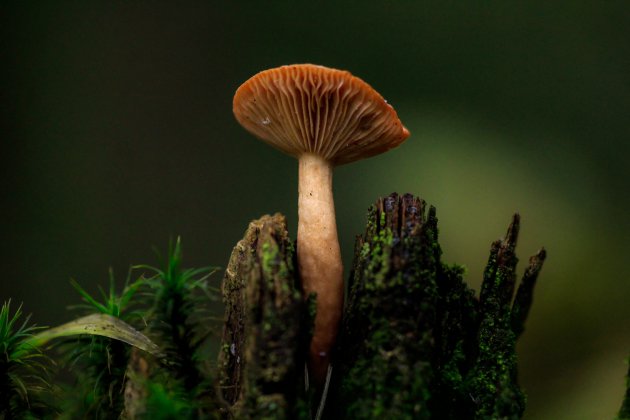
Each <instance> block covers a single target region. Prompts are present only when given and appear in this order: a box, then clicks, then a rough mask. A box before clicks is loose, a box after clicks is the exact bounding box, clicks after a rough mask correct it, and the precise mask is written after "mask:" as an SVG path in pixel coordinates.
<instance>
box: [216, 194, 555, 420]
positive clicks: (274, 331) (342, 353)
mask: <svg viewBox="0 0 630 420" xmlns="http://www.w3.org/2000/svg"><path fill="white" fill-rule="evenodd" d="M519 222H520V219H519V216H518V215H514V216H513V218H512V222H511V224H510V226H509V228H508V232H507V234H506V237H505V238H504V239H502V240H499V241H496V242H494V243H493V244H492V246H491V250H490V258H489V260H488V264H487V267H486V269H485V272H484V278H483V284H482V287H481V293H480V295H479V297H476V296H475V293H474V291H473V290H472V289H470V288H469V287H468V286H467V285H466V283H465V282H464V281H463V272H464V269H463V268H462V267H461V266H458V265H448V264H445V263H443V262H442V261H441V249H440V245H439V243H438V226H437V217H436V210H435V208H434V207H427V205H426V203H425V202H424V201H423V200H421V199H419V198H416V197H413V196H412V195H409V194H405V195H402V196H399V195H397V194H391V195H390V196H388V197H386V198H383V199H379V200H378V201H377V202H376V204H375V205H374V206H372V207H371V208H370V209H369V212H368V222H367V228H366V231H365V234H364V235H362V236H359V237H357V240H356V245H355V255H354V263H353V265H352V270H351V276H350V281H349V292H348V298H347V300H346V302H347V303H346V308H345V312H344V320H343V325H342V328H341V330H340V335H339V337H338V342H337V347H336V349H335V352H334V353H333V364H332V366H333V371H332V379H331V382H330V384H329V392H328V396H327V404H326V406H325V411H324V415H323V417H324V418H334V419H338V418H339V419H343V418H366V419H367V418H370V419H372V418H395V419H429V418H434V419H437V418H439V419H442V418H444V419H448V418H452V419H467V418H469V419H490V418H509V419H517V418H520V417H521V416H522V414H523V410H524V408H525V399H524V395H523V392H522V391H521V389H520V387H519V386H518V381H517V358H516V350H515V345H516V339H517V338H518V336H519V335H520V334H521V333H522V332H523V330H524V323H525V319H526V318H527V314H528V312H529V309H530V306H531V303H532V294H533V289H534V286H535V284H536V279H537V276H538V273H539V272H540V270H541V268H542V264H543V261H544V259H545V256H546V254H545V250H544V249H541V250H540V251H538V253H536V255H534V256H533V257H532V258H531V259H530V262H529V265H528V267H527V268H526V270H525V275H524V277H523V279H522V280H521V283H520V286H519V288H518V292H517V293H516V297H515V298H513V295H514V289H515V286H516V264H517V261H518V260H517V258H516V255H515V252H514V251H515V247H516V241H517V238H518V231H519ZM294 266H295V265H294V250H293V246H292V244H291V242H290V241H289V239H288V237H287V233H286V227H285V221H284V218H283V217H282V216H280V215H275V216H273V217H271V216H264V217H263V218H261V219H259V220H257V221H254V222H252V223H251V224H250V226H249V228H248V230H247V232H246V234H245V237H244V239H243V240H242V241H240V242H239V243H238V245H237V246H236V247H235V248H234V252H233V253H232V257H231V259H230V263H229V266H228V269H227V271H226V274H225V278H224V283H223V297H224V301H225V303H226V306H227V308H226V317H225V325H224V332H223V341H222V350H221V356H220V359H219V369H220V372H219V378H220V387H221V395H222V397H223V399H224V400H225V404H226V407H227V413H229V415H231V416H234V417H236V418H308V417H309V416H310V413H313V412H315V410H316V406H317V404H318V401H312V404H313V407H311V408H310V409H309V407H308V405H309V399H308V396H307V395H305V393H304V392H303V389H304V376H303V375H302V370H303V367H304V360H305V355H306V352H307V348H308V340H309V339H310V327H312V325H311V324H310V321H309V320H312V319H313V314H312V313H311V314H309V312H312V311H309V307H310V308H312V307H313V306H309V305H308V303H307V302H305V300H304V297H303V296H302V293H301V291H300V288H299V284H298V283H299V282H298V275H297V273H296V271H295V269H294Z"/></svg>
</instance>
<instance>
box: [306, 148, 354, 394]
mask: <svg viewBox="0 0 630 420" xmlns="http://www.w3.org/2000/svg"><path fill="white" fill-rule="evenodd" d="M299 166H300V169H299V188H298V193H299V199H298V216H299V217H298V218H299V221H298V235H297V258H298V265H299V270H300V276H301V278H302V285H303V288H304V291H305V293H306V296H308V295H309V294H310V293H315V294H317V314H316V316H315V328H314V331H313V338H312V340H311V346H310V355H309V363H308V365H309V373H310V375H311V377H312V379H313V380H314V383H315V384H316V385H321V384H322V383H323V382H324V380H325V378H326V373H327V369H328V365H329V364H330V351H331V349H332V347H333V345H334V343H335V339H336V337H337V331H338V330H339V323H340V321H341V313H342V310H343V264H342V262H341V251H340V249H339V240H338V238H337V223H336V221H335V203H334V201H333V194H332V170H333V166H332V164H331V163H330V162H328V161H326V160H325V159H323V158H321V157H319V156H316V155H313V154H304V155H302V156H300V158H299Z"/></svg>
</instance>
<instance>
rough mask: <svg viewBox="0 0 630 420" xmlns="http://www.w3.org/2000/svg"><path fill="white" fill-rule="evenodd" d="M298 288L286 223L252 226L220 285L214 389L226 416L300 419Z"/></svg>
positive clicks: (302, 322) (301, 316)
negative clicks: (220, 331)
mask: <svg viewBox="0 0 630 420" xmlns="http://www.w3.org/2000/svg"><path fill="white" fill-rule="evenodd" d="M296 283H297V275H296V272H295V268H294V251H293V244H292V243H291V241H290V240H289V238H288V234H287V230H286V222H285V219H284V217H283V216H281V215H279V214H276V215H274V216H263V217H262V218H260V219H258V220H255V221H253V222H251V223H250V225H249V228H248V229H247V231H246V232H245V236H244V238H243V239H242V240H241V241H240V242H239V243H238V244H237V245H236V247H235V248H234V251H233V252H232V256H231V258H230V262H229V264H228V267H227V270H226V272H225V277H224V280H223V299H224V302H225V304H226V312H225V324H224V330H223V337H222V344H221V352H220V356H219V387H220V390H221V395H222V397H223V399H224V400H225V403H226V405H227V407H228V409H227V411H228V412H229V415H230V416H233V417H235V418H239V419H240V418H289V417H295V416H298V415H299V410H300V404H299V403H298V396H299V394H300V390H303V389H304V378H303V370H304V356H305V349H306V345H307V344H308V342H307V338H308V331H309V327H308V324H307V316H306V314H307V310H306V309H307V305H306V303H305V301H304V299H303V297H302V293H301V291H300V289H299V287H298V285H297V284H296Z"/></svg>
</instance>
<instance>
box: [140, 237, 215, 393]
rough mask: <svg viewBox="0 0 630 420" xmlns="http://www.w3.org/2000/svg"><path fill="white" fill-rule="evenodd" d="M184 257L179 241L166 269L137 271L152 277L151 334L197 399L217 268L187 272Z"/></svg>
mask: <svg viewBox="0 0 630 420" xmlns="http://www.w3.org/2000/svg"><path fill="white" fill-rule="evenodd" d="M182 257H183V252H182V244H181V239H180V238H178V239H177V240H176V241H175V244H174V245H173V244H172V243H171V244H170V245H169V249H168V257H167V260H166V261H165V264H164V265H165V266H164V268H163V269H160V268H156V267H152V266H145V265H143V266H137V267H136V268H144V269H147V270H148V271H149V272H150V273H152V274H153V276H152V277H150V278H148V279H147V280H146V283H147V285H148V286H149V288H150V290H149V292H148V293H147V296H146V298H147V300H148V301H149V303H150V304H151V305H152V307H151V309H150V310H149V312H148V316H147V319H148V321H149V331H150V333H151V335H152V336H153V337H154V338H155V339H156V341H157V342H158V344H159V345H160V346H161V348H162V350H163V351H164V353H165V355H166V363H165V364H164V366H165V367H166V368H167V369H168V370H169V372H170V374H171V375H172V376H173V377H174V378H176V379H177V380H179V381H181V383H182V385H183V387H184V389H185V390H186V392H188V393H190V395H191V396H194V395H195V394H196V393H199V392H200V388H199V386H200V385H202V383H204V382H207V381H206V379H205V377H206V376H207V375H206V373H205V372H204V371H203V368H202V366H201V362H202V361H203V360H204V359H205V358H204V357H202V354H201V347H202V344H203V343H204V341H205V339H206V338H207V337H208V335H209V334H210V332H211V330H210V327H209V326H210V324H211V323H210V322H208V317H209V314H208V301H209V300H211V299H215V296H216V290H214V289H211V288H210V286H209V285H208V278H209V277H210V276H211V275H212V274H213V273H214V272H216V271H217V268H216V267H204V268H199V269H193V268H191V269H184V268H182ZM206 385H207V383H206Z"/></svg>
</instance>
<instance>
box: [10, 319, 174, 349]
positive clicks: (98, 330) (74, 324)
mask: <svg viewBox="0 0 630 420" xmlns="http://www.w3.org/2000/svg"><path fill="white" fill-rule="evenodd" d="M81 334H89V335H98V336H102V337H109V338H113V339H114V340H119V341H122V342H124V343H127V344H130V345H132V346H134V347H137V348H139V349H140V350H144V351H146V352H147V353H151V354H152V355H154V356H157V357H164V354H163V353H162V351H161V350H160V348H159V347H158V346H157V345H156V344H155V343H153V342H152V341H151V340H150V339H149V338H148V337H147V336H146V335H144V334H142V333H141V332H139V331H138V330H136V329H135V328H133V327H132V326H130V325H129V324H127V323H126V322H124V321H121V320H120V319H118V318H114V317H113V316H110V315H106V314H93V315H88V316H84V317H82V318H79V319H75V320H74V321H70V322H68V323H66V324H63V325H60V326H58V327H55V328H51V329H49V330H46V331H42V332H40V333H39V334H35V335H34V336H33V337H31V338H29V339H27V340H25V341H24V342H23V343H21V345H22V346H24V347H25V349H24V350H25V351H26V348H28V347H30V348H33V347H40V346H42V345H44V344H46V343H47V342H49V341H50V340H52V339H55V338H59V337H68V336H72V335H81Z"/></svg>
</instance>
